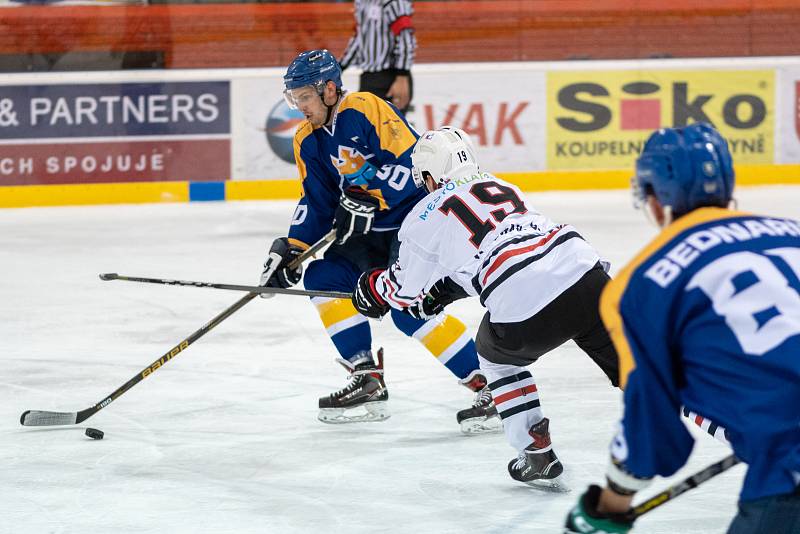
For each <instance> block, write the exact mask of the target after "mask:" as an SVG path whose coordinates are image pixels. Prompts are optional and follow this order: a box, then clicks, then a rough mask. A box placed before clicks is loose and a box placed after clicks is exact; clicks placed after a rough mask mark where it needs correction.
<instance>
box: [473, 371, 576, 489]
mask: <svg viewBox="0 0 800 534" xmlns="http://www.w3.org/2000/svg"><path fill="white" fill-rule="evenodd" d="M478 359H479V361H480V365H481V370H482V371H483V372H484V373H485V375H486V378H487V380H488V385H489V389H490V390H491V392H492V395H493V397H494V402H495V406H496V407H497V412H498V414H499V415H500V418H501V419H502V421H503V429H504V431H505V434H506V439H507V440H508V442H509V444H510V445H511V446H512V447H514V448H515V449H516V450H517V451H518V455H517V458H514V459H512V460H511V461H510V462H509V464H508V473H509V475H511V478H513V479H514V480H518V481H520V482H524V483H525V484H528V485H530V486H533V487H537V488H541V489H546V490H554V491H567V487H566V486H565V485H564V483H563V481H562V480H561V478H560V475H561V473H562V472H563V471H564V467H563V465H562V464H561V462H560V461H559V460H558V457H557V456H556V454H555V451H553V446H552V444H551V442H550V432H549V421H548V419H546V418H545V417H544V414H543V413H542V410H541V407H540V404H539V393H538V391H537V388H536V382H535V381H534V379H533V376H532V375H531V373H530V371H528V369H527V368H525V367H520V366H516V365H507V364H499V363H494V362H492V361H489V360H488V359H486V358H485V357H483V356H479V357H478Z"/></svg>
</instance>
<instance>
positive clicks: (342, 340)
mask: <svg viewBox="0 0 800 534" xmlns="http://www.w3.org/2000/svg"><path fill="white" fill-rule="evenodd" d="M357 276H358V273H357V269H356V268H355V267H354V266H352V265H350V262H347V261H346V260H342V259H339V258H334V259H327V258H326V259H323V260H316V261H314V262H312V263H311V264H310V265H309V267H308V269H307V270H306V275H305V278H304V285H305V287H306V289H315V290H338V291H341V290H347V291H349V289H343V288H345V287H349V288H352V286H353V284H355V282H354V281H352V280H351V279H352V278H353V277H357ZM350 282H352V283H350ZM311 302H312V303H313V304H314V306H315V307H316V308H317V312H318V313H319V316H320V319H321V320H322V324H323V325H324V327H325V330H326V331H327V332H328V335H329V336H330V338H331V341H332V342H333V344H334V346H335V347H336V350H337V351H338V352H339V355H340V356H341V358H340V359H338V360H337V361H338V362H339V363H341V364H342V366H343V367H345V369H347V371H348V373H349V374H350V377H349V380H348V383H347V384H346V385H345V387H343V388H342V389H340V390H338V391H335V392H333V393H331V394H330V395H327V396H324V397H321V398H320V399H319V409H320V411H319V415H318V418H319V420H320V421H322V422H325V423H351V422H362V421H383V420H385V419H387V418H388V417H389V411H388V409H387V406H386V404H387V403H386V401H387V400H388V398H389V393H388V390H387V389H386V383H385V382H384V379H383V362H382V355H383V353H382V350H381V351H380V352H379V358H378V360H379V361H378V363H377V364H376V363H375V361H374V359H373V357H372V351H371V345H372V333H371V330H370V327H369V322H368V320H367V318H366V317H364V316H363V315H361V314H359V313H358V311H356V309H355V308H354V307H353V304H352V302H351V301H350V300H349V299H330V298H316V297H315V298H312V299H311Z"/></svg>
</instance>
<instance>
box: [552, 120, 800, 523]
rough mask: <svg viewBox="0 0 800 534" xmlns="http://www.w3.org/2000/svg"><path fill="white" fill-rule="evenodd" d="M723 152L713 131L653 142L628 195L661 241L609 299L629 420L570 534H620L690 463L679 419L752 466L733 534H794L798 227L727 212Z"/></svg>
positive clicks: (799, 381) (798, 480) (726, 156)
mask: <svg viewBox="0 0 800 534" xmlns="http://www.w3.org/2000/svg"><path fill="white" fill-rule="evenodd" d="M733 184H734V172H733V164H732V160H731V156H730V153H729V151H728V145H727V142H726V141H725V140H724V139H723V138H722V137H721V136H720V134H719V133H718V132H717V131H716V130H714V129H713V128H712V127H711V126H709V125H708V124H693V125H691V126H687V127H685V128H667V129H663V130H659V131H657V132H655V133H654V134H653V135H651V136H650V138H649V139H648V141H647V142H646V144H645V145H644V149H643V151H642V154H641V156H640V157H639V158H638V160H637V162H636V177H635V178H634V186H635V187H634V190H635V193H636V196H637V198H638V200H639V201H640V202H641V203H643V204H644V206H645V207H646V208H647V209H648V211H649V212H650V214H651V218H652V219H654V220H655V222H657V223H658V224H659V225H660V226H661V227H662V228H663V230H662V232H661V234H660V235H659V236H658V237H656V238H655V240H653V242H652V243H650V244H649V245H648V246H647V247H645V249H644V250H643V251H642V252H640V253H639V254H638V256H636V257H635V258H634V259H633V261H632V262H631V263H630V264H629V265H628V266H626V267H625V268H624V269H623V270H622V271H621V272H620V273H619V275H618V276H617V278H616V279H615V280H613V281H612V282H611V283H610V284H609V285H608V286H607V287H606V289H605V290H604V292H603V296H602V299H601V315H602V318H603V322H604V323H605V325H606V327H607V328H608V330H609V333H610V335H611V337H612V339H613V341H614V344H615V346H616V347H617V351H618V352H619V357H620V379H621V384H622V386H623V387H624V400H625V413H624V416H623V419H622V423H621V426H620V430H619V433H618V435H617V436H616V438H615V439H614V441H613V442H612V445H611V461H610V463H609V467H608V470H607V472H606V476H607V485H606V487H605V488H604V489H601V488H600V487H599V486H590V488H589V489H588V491H587V492H586V493H585V494H584V495H583V496H582V497H581V498H580V500H579V502H578V504H577V505H576V506H575V507H574V508H573V509H572V511H571V512H570V513H569V515H568V517H567V522H566V530H565V531H566V532H578V533H600V532H605V533H624V532H628V531H629V530H630V529H631V528H632V526H633V525H632V522H631V520H630V519H629V516H626V512H627V511H628V510H629V508H630V503H631V500H632V496H633V494H634V493H635V492H637V491H639V490H641V489H642V488H644V487H645V486H647V484H648V483H649V481H650V480H651V479H652V477H654V476H656V475H660V476H669V475H671V474H673V473H674V472H676V471H677V470H678V469H679V468H680V467H681V466H683V464H684V463H685V462H686V460H687V458H688V456H689V453H690V452H691V449H692V445H693V439H692V437H691V435H690V434H689V433H688V431H687V429H686V428H685V427H684V425H683V424H682V422H681V420H680V417H679V406H680V405H681V404H683V405H685V406H686V408H687V409H688V410H691V411H693V412H696V413H699V414H703V415H704V416H706V417H708V418H710V419H711V420H713V421H715V422H718V423H720V424H722V425H724V426H725V427H726V428H727V430H728V438H729V439H730V443H731V446H732V447H733V450H734V453H735V454H736V456H737V457H738V458H740V459H741V460H742V461H743V462H744V463H746V464H747V465H748V470H747V474H746V476H745V480H744V485H743V487H742V490H741V494H740V500H739V512H738V514H737V515H736V517H735V518H734V520H733V522H732V523H731V525H730V527H729V529H728V533H729V534H759V533H763V534H790V533H794V534H796V533H798V532H800V490H799V489H798V484H800V408H798V407H800V223H799V222H798V221H794V220H789V219H784V218H779V217H767V216H759V215H753V214H749V213H744V212H739V211H734V210H731V209H728V207H729V203H730V201H731V198H732V193H733Z"/></svg>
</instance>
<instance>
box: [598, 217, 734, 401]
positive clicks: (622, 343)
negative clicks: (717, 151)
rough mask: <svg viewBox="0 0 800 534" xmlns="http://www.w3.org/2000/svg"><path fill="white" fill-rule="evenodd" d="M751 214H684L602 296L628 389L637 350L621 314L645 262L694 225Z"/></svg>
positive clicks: (603, 311) (621, 376)
mask: <svg viewBox="0 0 800 534" xmlns="http://www.w3.org/2000/svg"><path fill="white" fill-rule="evenodd" d="M746 215H749V214H748V213H745V212H741V211H733V210H727V209H723V208H700V209H697V210H695V211H693V212H691V213H689V214H688V215H684V216H683V217H681V218H679V219H678V220H677V221H675V222H674V223H672V224H670V225H669V226H667V227H666V228H664V230H662V232H661V233H660V234H659V235H658V236H657V237H656V238H655V239H654V240H653V241H651V242H650V244H648V245H647V246H646V247H645V248H644V249H642V251H641V252H639V254H637V255H636V257H635V258H634V259H633V260H631V261H630V262H629V263H628V264H627V265H626V266H625V267H624V268H623V269H622V270H621V271H620V272H619V274H617V275H616V276H615V277H614V278H613V279H612V280H611V281H610V282H609V283H608V284H607V285H606V287H605V289H603V294H602V296H601V297H600V316H601V317H602V319H603V324H604V325H605V327H606V330H608V333H609V336H610V337H611V341H613V342H614V347H615V348H616V349H617V354H618V355H619V384H620V387H621V388H623V389H624V388H625V384H626V383H627V382H628V375H630V373H631V371H633V369H634V368H635V367H636V362H635V361H634V359H633V351H631V347H630V345H629V344H628V339H627V338H626V337H625V328H624V324H623V321H622V315H621V313H620V304H621V301H622V296H623V294H624V293H625V290H626V289H627V287H628V284H629V283H630V280H631V276H633V273H634V272H635V271H636V269H638V268H639V267H640V266H641V265H642V264H643V263H645V262H646V261H647V260H649V259H650V258H651V257H652V256H653V255H654V254H655V253H657V252H658V251H659V250H661V248H662V247H664V245H666V244H667V243H668V242H669V241H670V240H671V239H673V238H675V236H677V235H678V234H680V233H681V232H683V231H685V230H687V229H689V228H691V227H692V226H695V225H698V224H703V223H707V222H710V221H714V220H722V219H728V218H731V217H741V216H746Z"/></svg>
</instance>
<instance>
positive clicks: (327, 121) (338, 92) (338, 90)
mask: <svg viewBox="0 0 800 534" xmlns="http://www.w3.org/2000/svg"><path fill="white" fill-rule="evenodd" d="M341 98H342V89H341V88H339V87H337V88H336V102H334V103H333V105H330V106H329V105H328V104H326V103H325V93H323V94H321V95H319V99H320V100H322V105H323V106H325V107H326V108H328V114H327V115H325V122H324V123H323V124H325V125H326V126H327V125H328V124H330V123H331V117H333V108H335V107H336V104H338V103H339V100H340V99H341Z"/></svg>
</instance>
